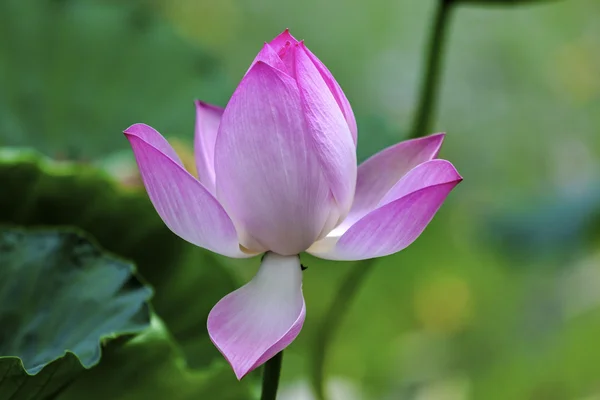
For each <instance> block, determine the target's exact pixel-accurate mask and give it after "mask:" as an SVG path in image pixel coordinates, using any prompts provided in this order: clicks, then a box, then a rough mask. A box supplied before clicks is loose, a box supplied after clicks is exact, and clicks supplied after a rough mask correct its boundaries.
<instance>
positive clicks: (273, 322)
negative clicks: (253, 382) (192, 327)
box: [207, 253, 306, 379]
mask: <svg viewBox="0 0 600 400" xmlns="http://www.w3.org/2000/svg"><path fill="white" fill-rule="evenodd" d="M305 315H306V309H305V304H304V297H303V296H302V270H301V268H300V258H299V257H298V256H297V255H296V256H289V257H284V256H280V255H278V254H275V253H267V254H265V256H264V258H263V260H262V263H261V267H260V269H259V271H258V273H257V274H256V276H255V277H254V279H252V281H250V282H249V283H248V284H246V285H245V286H243V287H242V288H240V289H238V290H236V291H235V292H232V293H230V294H228V295H227V296H225V297H224V298H223V299H222V300H221V301H219V302H218V303H217V305H216V306H215V307H214V308H213V309H212V310H211V312H210V314H209V316H208V324H207V325H208V333H209V335H210V338H211V340H212V342H213V343H214V344H215V346H216V347H217V348H218V349H219V351H220V352H221V353H222V354H223V356H225V358H226V359H227V361H228V362H229V364H231V367H232V368H233V371H234V372H235V375H236V376H237V378H238V379H242V378H243V377H244V376H245V375H246V374H247V373H248V372H250V371H252V370H253V369H255V368H257V367H259V366H260V365H261V364H263V363H265V362H266V361H268V360H269V359H270V358H271V357H273V356H274V355H275V354H277V353H279V352H280V351H281V350H283V349H284V348H286V347H287V346H288V345H289V344H290V343H291V342H292V341H293V340H294V339H295V338H296V336H298V334H299V333H300V329H302V324H303V323H304V318H305Z"/></svg>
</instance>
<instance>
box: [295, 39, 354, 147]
mask: <svg viewBox="0 0 600 400" xmlns="http://www.w3.org/2000/svg"><path fill="white" fill-rule="evenodd" d="M306 50H307V53H308V56H309V57H310V59H311V60H312V62H313V63H314V64H315V67H317V70H318V71H319V73H320V74H321V76H322V77H323V79H324V80H325V83H326V84H327V87H328V88H329V90H331V93H332V94H333V97H334V98H335V101H336V102H337V103H338V105H339V107H340V108H341V109H342V113H343V114H344V118H345V119H346V123H347V124H348V128H349V129H350V133H351V134H352V139H353V140H354V145H356V141H357V139H358V128H357V126H356V119H355V118H354V112H353V111H352V107H351V106H350V102H349V101H348V99H347V98H346V95H345V94H344V91H343V90H342V88H341V87H340V85H339V84H338V83H337V81H336V80H335V78H334V77H333V75H332V74H331V72H329V70H328V69H327V67H326V66H325V64H323V63H322V62H321V60H319V59H318V58H317V56H315V55H314V54H313V53H312V52H311V51H310V50H308V49H306Z"/></svg>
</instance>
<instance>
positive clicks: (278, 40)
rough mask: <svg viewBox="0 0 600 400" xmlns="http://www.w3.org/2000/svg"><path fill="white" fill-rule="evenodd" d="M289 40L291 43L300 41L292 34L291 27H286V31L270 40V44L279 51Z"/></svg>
mask: <svg viewBox="0 0 600 400" xmlns="http://www.w3.org/2000/svg"><path fill="white" fill-rule="evenodd" d="M287 42H289V43H290V44H296V43H298V40H297V39H296V38H295V37H293V36H292V35H291V34H290V30H289V29H286V30H285V31H283V32H281V33H280V34H279V35H277V37H275V39H273V40H271V41H270V42H269V45H270V46H271V47H272V48H273V49H275V51H276V52H277V51H279V50H281V48H283V47H284V46H285V45H286V43H287Z"/></svg>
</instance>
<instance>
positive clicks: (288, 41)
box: [269, 29, 299, 78]
mask: <svg viewBox="0 0 600 400" xmlns="http://www.w3.org/2000/svg"><path fill="white" fill-rule="evenodd" d="M298 43H299V42H298V40H296V38H295V37H293V36H292V35H290V31H289V30H288V29H286V30H285V31H283V32H281V33H280V34H279V35H278V36H277V37H276V38H275V39H273V40H271V41H270V42H269V45H270V46H271V47H272V48H273V50H274V51H275V52H276V53H277V55H278V57H279V58H280V59H281V61H282V62H283V64H285V66H286V71H287V72H288V74H289V75H290V76H292V77H293V78H296V72H295V68H294V50H295V46H296V44H298Z"/></svg>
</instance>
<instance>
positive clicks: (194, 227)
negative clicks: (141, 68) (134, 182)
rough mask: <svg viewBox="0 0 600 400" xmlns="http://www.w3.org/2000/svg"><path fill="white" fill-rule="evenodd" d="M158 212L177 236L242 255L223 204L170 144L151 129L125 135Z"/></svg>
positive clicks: (135, 127)
mask: <svg viewBox="0 0 600 400" xmlns="http://www.w3.org/2000/svg"><path fill="white" fill-rule="evenodd" d="M125 136H126V137H127V139H128V140H129V143H130V144H131V147H132V148H133V152H134V154H135V158H136V161H137V164H138V167H139V169H140V174H141V176H142V180H143V181H144V185H145V186H146V191H147V192H148V196H149V197H150V200H151V201H152V204H154V208H156V211H157V212H158V214H159V215H160V217H161V218H162V220H163V221H164V222H165V224H166V225H167V226H168V227H169V229H171V230H172V231H173V232H174V233H175V234H176V235H178V236H180V237H181V238H183V239H185V240H187V241H188V242H191V243H193V244H195V245H197V246H200V247H204V248H206V249H208V250H211V251H214V252H217V253H220V254H223V255H226V256H229V257H249V256H250V255H248V254H245V253H243V252H241V251H240V247H239V242H238V238H237V233H236V231H235V228H234V226H233V223H232V222H231V219H229V216H228V215H227V213H226V212H225V210H224V209H223V207H221V205H220V204H219V202H218V201H217V200H216V199H215V198H214V197H213V195H212V194H210V193H209V192H208V190H206V189H205V188H204V186H202V184H201V183H200V182H198V181H197V180H196V178H194V177H193V176H192V175H190V173H189V172H187V171H186V170H185V169H184V168H183V166H182V165H181V162H180V161H179V159H178V158H177V155H176V154H175V151H174V150H173V149H172V148H171V146H169V144H168V143H167V141H166V140H165V139H164V138H163V137H162V136H161V135H160V134H159V133H158V132H157V131H155V130H154V129H152V128H150V127H149V126H147V125H143V124H136V125H133V126H131V127H130V128H128V129H127V130H126V131H125Z"/></svg>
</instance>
